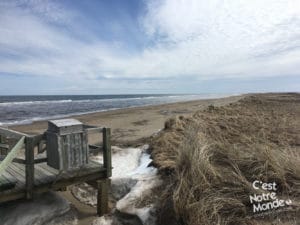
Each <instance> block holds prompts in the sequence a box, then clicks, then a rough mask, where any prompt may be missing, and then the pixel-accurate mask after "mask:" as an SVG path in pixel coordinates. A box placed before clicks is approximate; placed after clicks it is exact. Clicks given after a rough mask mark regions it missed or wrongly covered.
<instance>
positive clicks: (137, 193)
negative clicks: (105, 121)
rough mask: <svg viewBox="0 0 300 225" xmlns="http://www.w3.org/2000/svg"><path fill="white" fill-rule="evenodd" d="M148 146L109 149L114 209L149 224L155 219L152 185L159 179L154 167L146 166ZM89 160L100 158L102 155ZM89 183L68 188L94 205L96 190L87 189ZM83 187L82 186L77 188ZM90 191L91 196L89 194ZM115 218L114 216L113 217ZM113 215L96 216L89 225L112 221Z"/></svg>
mask: <svg viewBox="0 0 300 225" xmlns="http://www.w3.org/2000/svg"><path fill="white" fill-rule="evenodd" d="M148 148H149V146H148V145H144V146H143V147H141V148H125V149H121V148H118V147H113V149H112V153H113V155H112V166H113V170H112V177H111V192H112V196H113V197H114V199H115V200H117V203H116V209H117V210H118V211H119V212H121V213H125V214H130V215H136V216H137V217H138V218H139V219H140V220H141V222H142V223H143V224H145V225H152V224H155V221H156V217H155V215H156V212H155V205H154V200H153V197H152V196H153V194H154V193H153V189H154V188H156V187H158V186H160V185H161V183H162V181H161V180H160V179H159V177H158V176H157V169H156V168H155V167H152V166H149V165H150V163H151V162H152V160H151V158H150V155H149V154H148V153H147V150H148ZM93 160H96V161H100V162H102V160H103V158H102V156H100V155H99V156H95V157H94V158H93ZM90 188H91V187H90V186H89V187H87V186H82V185H81V186H80V187H79V189H78V191H72V192H73V194H74V195H76V198H78V199H79V200H80V201H82V202H85V203H87V202H88V204H91V205H94V206H95V205H96V200H97V199H96V193H97V192H96V190H95V189H94V193H93V192H91V191H90ZM80 189H83V190H80ZM90 195H92V196H90ZM115 219H116V218H115ZM113 221H114V217H113V216H112V217H100V218H98V219H96V220H94V222H93V225H99V224H101V225H102V224H103V225H106V224H112V222H113Z"/></svg>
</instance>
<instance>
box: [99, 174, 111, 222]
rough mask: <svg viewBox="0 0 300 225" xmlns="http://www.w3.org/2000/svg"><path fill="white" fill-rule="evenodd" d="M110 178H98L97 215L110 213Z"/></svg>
mask: <svg viewBox="0 0 300 225" xmlns="http://www.w3.org/2000/svg"><path fill="white" fill-rule="evenodd" d="M108 183H109V182H108V179H104V180H97V188H98V195H97V215H98V216H103V215H104V214H106V213H108Z"/></svg>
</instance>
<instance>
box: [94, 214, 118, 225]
mask: <svg viewBox="0 0 300 225" xmlns="http://www.w3.org/2000/svg"><path fill="white" fill-rule="evenodd" d="M112 224H113V220H112V218H111V217H106V216H101V217H100V218H97V219H95V220H94V221H93V223H92V225H112Z"/></svg>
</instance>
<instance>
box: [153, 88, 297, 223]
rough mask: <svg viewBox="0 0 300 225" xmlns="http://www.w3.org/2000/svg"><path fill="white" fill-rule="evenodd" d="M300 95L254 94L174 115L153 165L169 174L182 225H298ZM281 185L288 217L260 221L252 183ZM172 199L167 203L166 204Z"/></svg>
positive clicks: (157, 143)
mask: <svg viewBox="0 0 300 225" xmlns="http://www.w3.org/2000/svg"><path fill="white" fill-rule="evenodd" d="M299 120H300V97H299V95H298V94H285V95H284V94H281V95H255V96H249V97H246V98H245V99H243V100H240V101H239V102H238V103H235V104H231V105H229V106H226V107H219V108H216V107H213V106H210V107H209V108H208V109H206V110H204V111H201V112H197V113H196V114H194V115H193V116H191V117H188V118H183V117H180V118H173V119H170V120H168V121H167V122H166V124H165V130H164V131H163V132H162V133H161V134H160V135H159V137H157V138H156V139H154V140H153V142H152V145H151V146H152V156H153V159H154V163H155V164H156V166H157V167H158V168H159V169H160V172H161V174H162V176H165V177H167V179H166V180H167V182H166V189H165V190H166V191H165V193H164V194H163V196H164V198H165V199H166V201H164V203H165V204H163V205H162V207H164V205H167V204H170V202H171V203H172V210H173V212H174V216H176V218H177V221H178V223H180V224H189V225H199V224H209V225H211V224H217V225H233V224H249V225H250V224H253V225H254V224H296V222H295V221H296V219H295V218H296V216H295V215H297V213H298V214H299V197H300V152H299V146H300V138H299V135H300V133H299V127H300V126H299V125H300V123H299ZM255 180H260V181H263V182H275V183H276V184H277V185H278V187H279V189H278V190H277V192H276V194H277V197H278V198H280V199H287V198H289V199H291V200H292V202H293V203H292V205H291V206H290V207H285V210H286V211H285V212H284V213H280V212H278V213H273V214H270V215H269V216H263V217H258V218H257V217H253V216H254V214H253V212H252V205H251V204H250V201H249V195H252V194H255V193H256V194H261V193H263V192H266V191H264V190H261V189H259V190H256V189H254V188H253V187H252V182H253V181H255ZM167 201H169V202H168V203H166V202H167Z"/></svg>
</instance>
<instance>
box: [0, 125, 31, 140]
mask: <svg viewBox="0 0 300 225" xmlns="http://www.w3.org/2000/svg"><path fill="white" fill-rule="evenodd" d="M0 135H4V136H6V137H11V138H16V139H20V138H22V137H23V136H25V137H27V136H28V134H25V133H22V132H19V131H14V130H11V129H8V128H5V127H0Z"/></svg>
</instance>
